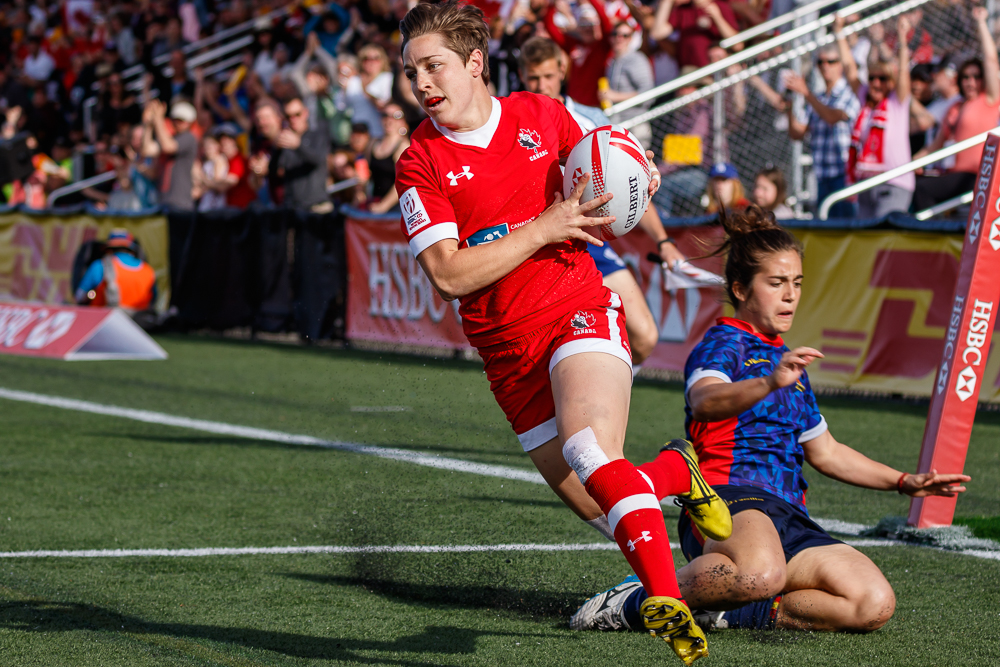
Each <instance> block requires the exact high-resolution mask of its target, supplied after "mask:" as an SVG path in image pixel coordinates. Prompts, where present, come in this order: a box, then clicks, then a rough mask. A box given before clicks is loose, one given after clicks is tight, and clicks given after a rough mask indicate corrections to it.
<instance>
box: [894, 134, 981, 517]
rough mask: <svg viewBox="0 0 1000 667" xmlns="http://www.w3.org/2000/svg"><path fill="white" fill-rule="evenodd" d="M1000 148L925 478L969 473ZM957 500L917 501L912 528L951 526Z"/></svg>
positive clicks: (961, 281)
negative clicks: (932, 474) (932, 473)
mask: <svg viewBox="0 0 1000 667" xmlns="http://www.w3.org/2000/svg"><path fill="white" fill-rule="evenodd" d="M998 147H1000V130H993V131H992V132H991V133H990V135H989V137H988V138H987V139H986V145H985V146H984V147H983V157H982V161H981V162H980V165H979V178H978V179H977V180H976V186H975V199H974V200H973V202H972V209H971V210H970V211H969V222H968V225H967V226H966V233H965V244H964V246H963V247H962V260H961V265H960V269H959V274H958V283H957V285H956V286H955V296H954V298H953V299H952V301H951V311H950V317H949V319H948V329H947V333H946V334H945V339H944V341H945V342H944V351H943V353H942V355H941V365H940V367H939V368H938V371H937V381H936V382H935V384H934V391H933V394H932V396H931V406H930V410H929V412H928V415H927V426H926V428H925V430H924V440H923V444H922V445H921V449H920V463H919V465H918V468H917V471H918V472H928V471H930V470H937V471H938V472H940V473H960V472H962V469H963V468H964V467H965V456H966V453H967V451H968V448H969V436H970V435H971V434H972V422H973V420H974V419H975V417H976V407H977V405H978V399H979V392H980V389H981V388H982V385H983V380H984V379H985V378H984V376H985V370H986V360H987V355H988V354H989V349H990V346H991V338H992V336H993V325H994V323H995V322H996V310H997V301H998V299H1000V254H998V251H1000V178H998V177H997V172H996V169H995V167H996V159H997V149H998ZM956 502H957V498H944V497H929V498H914V499H913V501H912V502H911V503H910V515H909V519H908V522H909V524H910V525H911V526H916V527H918V528H927V527H930V526H947V525H950V524H951V521H952V519H953V518H954V515H955V504H956Z"/></svg>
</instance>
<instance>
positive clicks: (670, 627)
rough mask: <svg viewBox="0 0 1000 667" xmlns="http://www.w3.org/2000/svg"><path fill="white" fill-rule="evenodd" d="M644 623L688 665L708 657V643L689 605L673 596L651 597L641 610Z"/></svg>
mask: <svg viewBox="0 0 1000 667" xmlns="http://www.w3.org/2000/svg"><path fill="white" fill-rule="evenodd" d="M639 613H640V614H642V622H643V624H644V625H645V626H646V630H648V631H649V634H650V635H652V636H653V637H659V638H660V639H662V640H664V641H665V642H667V643H669V644H670V648H672V649H674V653H676V654H677V657H678V658H680V659H681V661H682V662H683V663H684V664H685V665H690V664H691V663H693V662H694V661H695V660H697V659H698V658H704V657H706V656H708V640H707V639H705V633H704V632H703V631H702V629H701V628H699V627H698V624H697V623H695V622H694V617H693V616H692V615H691V610H690V609H688V606H687V605H686V604H684V603H683V602H681V601H680V600H676V599H674V598H671V597H667V596H665V595H658V596H654V597H648V598H646V600H645V601H644V602H643V603H642V606H641V607H639Z"/></svg>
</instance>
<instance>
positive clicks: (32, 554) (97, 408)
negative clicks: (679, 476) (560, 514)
mask: <svg viewBox="0 0 1000 667" xmlns="http://www.w3.org/2000/svg"><path fill="white" fill-rule="evenodd" d="M0 398H6V399H9V400H12V401H22V402H25V403H34V404H36V405H47V406H50V407H54V408H63V409H65V410H77V411H80V412H89V413H92V414H98V415H107V416H109V417H122V418H124V419H133V420H135V421H140V422H145V423H148V424H163V425H164V426H175V427H179V428H190V429H194V430H196V431H204V432H207V433H216V434H219V435H231V436H236V437H240V438H248V439H251V440H265V441H269V442H278V443H281V444H285V445H300V446H304V447H321V448H324V449H336V450H340V451H345V452H351V453H354V454H365V455H368V456H377V457H379V458H383V459H389V460H392V461H402V462H404V463H413V464H415V465H422V466H426V467H429V468H438V469H441V470H453V471H455V472H466V473H471V474H474V475H482V476H485V477H499V478H501V479H511V480H517V481H521V482H529V483H532V484H545V480H544V479H542V476H541V475H540V474H538V473H537V472H533V471H530V470H521V469H518V468H511V467H508V466H500V465H489V464H485V463H470V462H468V461H463V460H461V459H451V458H447V457H444V456H430V455H427V454H420V453H417V452H412V451H408V450H405V449H396V448H394V447H376V446H372V445H359V444H357V443H352V442H340V441H337V440H324V439H322V438H314V437H312V436H309V435H295V434H293V433H283V432H281V431H272V430H269V429H262V428H253V427H250V426H236V425H234V424H226V423H224V422H214V421H208V420H205V419H190V418H188V417H176V416H174V415H168V414H164V413H162V412H152V411H150V410H133V409H131V408H120V407H117V406H114V405H102V404H100V403H91V402H90V401H80V400H77V399H73V398H61V397H59V396H46V395H45V394H35V393H32V392H29V391H17V390H14V389H5V388H3V387H0ZM389 407H394V406H389ZM666 500H667V499H664V501H666ZM813 520H814V521H816V523H818V524H820V525H821V526H822V527H823V528H824V529H825V530H829V531H832V532H837V533H841V534H846V535H857V534H859V533H860V532H861V531H862V530H864V529H865V528H867V526H865V525H863V524H859V523H849V522H846V521H840V520H838V519H817V518H813ZM847 544H849V545H851V546H856V547H871V546H895V545H897V544H900V542H898V541H896V540H879V539H873V540H852V541H847ZM515 547H521V549H520V550H522V551H531V550H536V551H538V550H541V551H560V550H578V551H580V550H595V549H597V550H599V549H602V548H603V549H610V550H614V549H617V547H616V546H614V545H613V544H611V543H610V542H609V543H607V544H604V545H500V546H467V547H405V546H400V547H389V546H386V547H332V546H331V547H262V548H259V549H258V548H256V547H247V548H235V549H225V548H222V549H175V550H169V549H150V550H142V549H140V550H117V549H115V550H107V551H24V552H0V558H48V557H62V558H114V557H123V556H142V555H149V556H175V555H178V556H202V555H204V556H212V555H239V554H244V553H245V554H257V553H262V554H263V553H355V552H352V551H350V550H351V549H360V550H362V551H359V552H358V553H389V551H388V550H391V549H398V550H400V551H399V552H400V553H420V551H419V549H424V548H426V549H430V550H431V551H427V553H447V552H449V550H452V551H454V552H455V553H461V552H463V551H464V552H469V551H504V550H507V551H515V550H518V549H516V548H515ZM557 547H566V548H565V549H564V548H557ZM671 548H675V549H676V548H679V547H677V546H675V545H673V544H671ZM376 549H381V550H385V551H372V550H376ZM297 550H299V551H297ZM310 550H312V551H310ZM317 550H318V551H317ZM364 550H368V551H364ZM433 550H437V551H433ZM189 552H190V553H189ZM201 552H206V553H201ZM949 553H961V554H964V555H966V556H975V557H977V558H987V559H990V560H1000V552H995V551H984V550H979V549H966V550H964V551H960V552H949ZM84 554H95V555H84Z"/></svg>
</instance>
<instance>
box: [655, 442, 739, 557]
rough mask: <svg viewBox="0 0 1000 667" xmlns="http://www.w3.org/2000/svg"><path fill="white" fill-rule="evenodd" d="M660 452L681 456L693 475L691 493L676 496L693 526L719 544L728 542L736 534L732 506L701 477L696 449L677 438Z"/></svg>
mask: <svg viewBox="0 0 1000 667" xmlns="http://www.w3.org/2000/svg"><path fill="white" fill-rule="evenodd" d="M660 451H661V452H667V451H670V452H677V453H678V454H680V455H681V458H683V459H684V463H686V464H687V467H688V470H689V471H690V472H691V490H690V491H688V492H687V493H679V494H677V499H676V501H675V502H676V503H677V505H679V506H680V507H683V508H684V509H685V510H687V513H688V516H690V517H691V522H692V523H693V524H694V525H695V527H696V528H697V529H698V530H699V531H701V534H702V535H704V536H705V537H707V538H709V539H713V540H716V541H719V542H721V541H722V540H727V539H729V536H730V535H732V534H733V517H732V516H731V515H730V514H729V506H728V505H726V501H725V500H723V499H722V498H720V497H719V494H717V493H716V492H715V491H713V490H712V487H710V486H709V485H708V482H706V481H705V478H704V477H702V476H701V469H699V467H698V454H696V453H695V451H694V446H693V445H692V444H691V443H690V442H688V441H687V440H682V439H681V438H678V439H676V440H671V441H670V442H668V443H667V444H665V445H663V447H661V448H660Z"/></svg>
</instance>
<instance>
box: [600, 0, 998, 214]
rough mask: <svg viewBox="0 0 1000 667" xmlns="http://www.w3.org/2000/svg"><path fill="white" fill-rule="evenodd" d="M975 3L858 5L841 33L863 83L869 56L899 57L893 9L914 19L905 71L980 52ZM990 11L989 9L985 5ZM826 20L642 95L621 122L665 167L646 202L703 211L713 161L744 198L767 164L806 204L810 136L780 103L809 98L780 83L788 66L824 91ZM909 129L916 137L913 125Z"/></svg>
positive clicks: (718, 54)
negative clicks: (651, 96)
mask: <svg viewBox="0 0 1000 667" xmlns="http://www.w3.org/2000/svg"><path fill="white" fill-rule="evenodd" d="M978 4H979V3H972V2H969V1H968V0H906V1H904V2H894V1H892V0H885V1H882V2H878V0H875V1H874V2H872V1H869V2H864V3H856V6H859V7H861V8H862V10H861V11H860V12H857V13H855V14H853V15H851V16H850V18H849V19H848V25H847V28H846V29H845V31H844V32H845V34H847V35H848V43H849V44H850V45H851V50H852V53H853V54H854V57H855V60H856V61H857V63H858V66H859V69H860V73H861V79H862V81H864V80H865V78H866V76H867V65H868V64H869V63H870V62H874V61H875V60H877V59H881V60H882V61H887V60H889V61H894V62H898V39H899V38H898V35H897V22H898V19H899V16H900V15H905V16H906V17H907V19H908V20H909V23H910V25H911V26H912V31H911V32H910V38H909V40H908V44H909V47H910V63H909V64H910V67H911V68H912V67H913V66H916V65H918V64H923V65H931V64H934V65H937V64H939V63H941V62H946V63H953V64H954V65H955V66H956V67H957V66H958V65H960V64H961V63H962V62H963V61H964V60H965V59H967V58H969V57H974V56H976V55H977V54H979V53H980V51H981V49H980V43H979V38H978V35H977V31H976V23H975V21H974V19H973V18H972V8H973V7H975V6H977V5H978ZM990 4H991V5H992V2H991V3H990ZM866 5H867V8H865V6H866ZM989 9H990V10H991V17H992V16H994V13H993V11H992V9H993V7H992V6H990V7H989ZM849 11H850V7H847V8H845V9H841V13H842V14H845V15H846V13H847V12H849ZM818 18H819V15H818V14H814V15H812V16H806V17H803V18H801V19H799V20H798V21H797V23H796V24H795V25H796V26H801V27H806V26H807V25H808V24H810V23H812V22H814V21H816V20H817V19H818ZM832 20H833V19H832V16H830V17H827V18H826V19H825V20H824V21H823V25H821V26H819V27H818V29H815V30H806V31H805V32H804V34H803V35H802V36H800V37H798V38H797V39H795V40H792V41H788V42H786V43H785V44H782V45H778V46H777V47H775V48H771V49H769V50H765V51H762V52H761V53H758V54H756V55H754V56H753V57H750V58H748V59H746V60H744V61H743V62H741V63H739V64H735V65H732V66H730V67H728V68H726V69H724V70H722V71H720V72H717V73H716V74H715V75H714V77H713V76H708V77H702V78H701V79H699V80H697V81H695V82H694V83H693V84H692V85H689V86H685V87H683V88H680V89H678V90H676V91H673V92H671V93H669V94H668V95H665V96H662V97H660V98H658V99H655V100H652V101H650V102H647V103H646V104H644V105H643V107H644V108H645V109H649V111H648V112H647V113H643V114H641V115H640V116H638V117H637V118H636V119H634V120H630V121H626V124H627V125H628V124H632V131H633V132H636V133H637V134H638V135H639V136H640V137H642V138H643V139H644V140H645V141H649V142H650V147H651V148H653V150H654V151H655V152H657V153H658V154H659V157H660V159H661V162H662V164H663V165H664V167H663V168H662V169H661V171H663V173H664V179H663V184H662V186H661V189H660V192H659V193H658V194H657V196H656V198H655V199H654V201H655V203H656V204H657V205H658V206H659V207H660V209H661V212H662V213H663V214H665V215H668V216H692V215H701V214H703V213H705V210H706V209H705V205H706V204H707V201H708V197H707V188H708V181H709V177H708V174H709V170H710V168H711V166H712V165H713V164H716V163H720V162H728V163H731V164H732V165H733V166H735V167H736V169H737V171H738V172H739V176H740V182H741V184H742V186H743V188H744V192H745V196H746V198H747V199H751V192H752V189H753V186H754V180H755V175H756V174H757V173H758V172H759V171H761V170H762V169H764V168H770V167H773V168H777V169H778V170H780V171H781V172H782V173H783V174H784V176H785V180H786V183H787V195H788V204H789V205H790V206H792V207H793V208H795V210H796V212H797V213H800V214H801V213H806V214H808V213H810V212H811V211H813V210H814V208H815V198H816V182H815V178H813V176H812V170H811V169H810V167H811V165H812V156H810V155H809V138H808V137H807V138H806V139H805V140H804V141H802V142H796V141H793V140H792V139H791V138H790V137H789V132H788V125H789V121H788V116H787V114H786V112H785V111H783V110H780V108H782V107H785V106H786V105H793V108H794V110H795V112H796V115H797V117H798V118H800V119H801V120H803V121H804V120H805V119H806V113H807V111H808V105H807V104H806V103H804V100H803V98H802V96H801V95H792V94H791V93H790V92H789V91H788V90H787V89H786V87H785V81H786V80H787V78H788V76H789V74H790V73H800V74H801V75H802V76H803V77H804V78H805V80H806V82H807V83H808V85H809V87H810V89H811V90H813V91H815V92H817V93H820V92H823V91H824V90H825V84H824V82H823V80H822V78H821V77H820V76H819V73H818V71H817V68H816V67H815V63H816V56H817V55H818V52H819V51H821V50H822V49H824V48H825V46H826V45H827V44H830V45H831V46H832V47H835V46H836V41H835V40H834V38H833V35H832V32H833V31H832V25H831V23H832ZM991 25H993V24H992V23H991ZM785 30H786V31H793V30H794V27H793V26H786V28H785ZM789 34H790V33H789ZM761 41H763V40H761V39H758V43H759V42H761ZM709 55H710V56H711V57H713V62H716V61H720V60H721V59H722V58H725V57H726V56H728V55H729V54H727V53H726V52H725V51H723V50H722V49H715V50H714V51H713V52H710V54H709ZM919 85H920V84H918V86H919ZM928 85H929V84H928ZM612 111H614V110H612ZM633 113H634V111H633ZM631 115H633V114H629V113H628V112H626V113H625V114H623V115H622V116H619V117H618V118H615V117H614V116H612V118H613V120H616V121H619V120H620V119H622V118H628V117H629V116H631ZM636 121H638V122H636ZM848 131H849V130H848ZM911 132H913V133H914V135H917V134H918V133H917V132H916V130H915V128H912V127H911ZM932 132H933V130H932ZM914 142H916V143H915V148H914V150H917V149H918V148H919V147H920V146H921V145H922V144H921V142H920V141H919V137H917V136H914Z"/></svg>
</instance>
